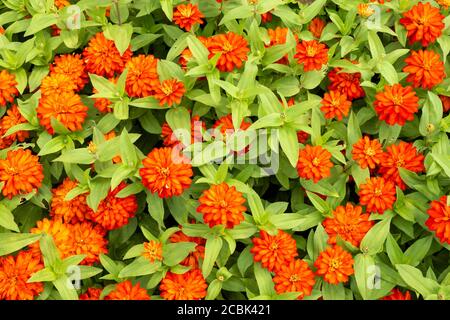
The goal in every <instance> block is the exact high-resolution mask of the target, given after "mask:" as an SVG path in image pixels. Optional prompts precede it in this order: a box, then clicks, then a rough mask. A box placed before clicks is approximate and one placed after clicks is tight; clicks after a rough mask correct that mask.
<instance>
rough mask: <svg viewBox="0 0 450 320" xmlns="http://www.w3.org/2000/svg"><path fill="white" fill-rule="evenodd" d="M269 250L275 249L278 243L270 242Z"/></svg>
mask: <svg viewBox="0 0 450 320" xmlns="http://www.w3.org/2000/svg"><path fill="white" fill-rule="evenodd" d="M269 248H270V250H272V251H275V250H277V249H278V243H276V242H274V243H271V244H270V247H269Z"/></svg>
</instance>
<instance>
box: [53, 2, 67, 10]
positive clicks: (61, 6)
mask: <svg viewBox="0 0 450 320" xmlns="http://www.w3.org/2000/svg"><path fill="white" fill-rule="evenodd" d="M54 4H55V6H56V7H57V8H58V9H62V8H64V7H67V6H70V1H68V0H55V2H54Z"/></svg>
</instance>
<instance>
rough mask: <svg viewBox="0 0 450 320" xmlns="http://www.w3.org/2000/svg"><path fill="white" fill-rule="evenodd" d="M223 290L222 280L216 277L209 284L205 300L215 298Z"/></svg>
mask: <svg viewBox="0 0 450 320" xmlns="http://www.w3.org/2000/svg"><path fill="white" fill-rule="evenodd" d="M221 290H222V281H219V280H218V279H214V280H213V281H212V282H211V283H210V284H209V286H208V291H207V293H206V297H205V300H214V299H215V298H216V297H217V296H218V295H219V293H220V291H221Z"/></svg>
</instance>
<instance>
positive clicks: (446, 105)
mask: <svg viewBox="0 0 450 320" xmlns="http://www.w3.org/2000/svg"><path fill="white" fill-rule="evenodd" d="M439 98H440V99H441V102H442V108H443V109H444V112H448V111H450V97H447V96H439Z"/></svg>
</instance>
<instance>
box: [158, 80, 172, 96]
mask: <svg viewBox="0 0 450 320" xmlns="http://www.w3.org/2000/svg"><path fill="white" fill-rule="evenodd" d="M161 90H162V92H164V94H165V95H166V96H169V95H171V94H172V93H173V87H172V86H171V85H170V84H167V83H163V84H162V86H161Z"/></svg>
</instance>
